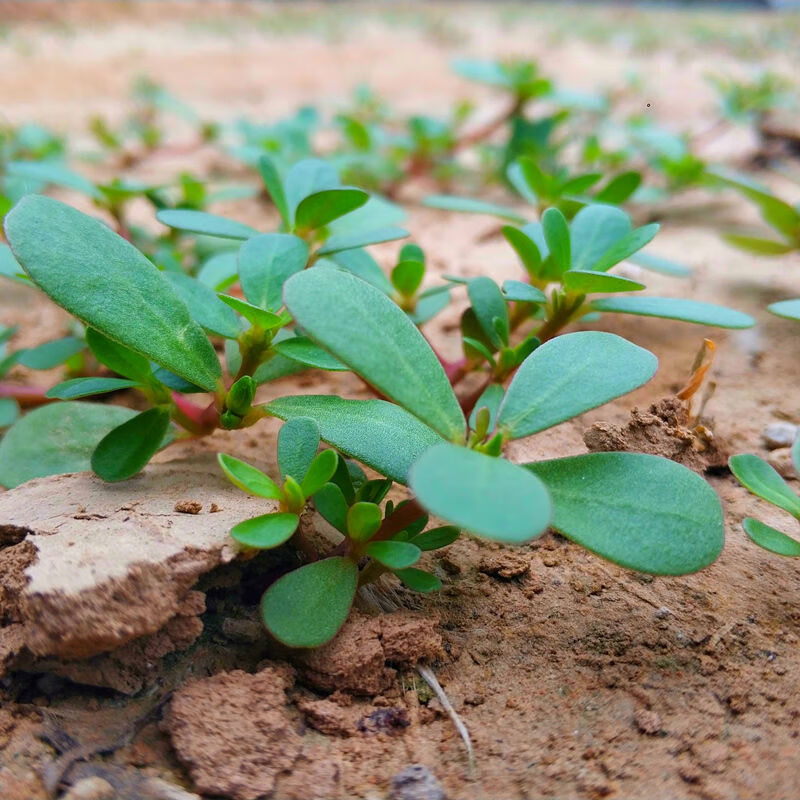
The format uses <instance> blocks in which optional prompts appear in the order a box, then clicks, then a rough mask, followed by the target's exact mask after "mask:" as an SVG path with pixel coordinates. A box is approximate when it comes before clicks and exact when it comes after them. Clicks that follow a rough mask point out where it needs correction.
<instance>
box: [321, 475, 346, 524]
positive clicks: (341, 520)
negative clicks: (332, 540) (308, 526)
mask: <svg viewBox="0 0 800 800" xmlns="http://www.w3.org/2000/svg"><path fill="white" fill-rule="evenodd" d="M314 505H315V506H316V509H317V511H319V513H320V514H322V516H323V517H324V518H325V519H326V520H328V522H330V524H331V525H333V527H334V528H336V530H338V531H341V532H342V533H345V534H346V533H347V500H345V496H344V494H343V493H342V490H341V489H340V488H339V487H338V486H337V485H336V484H335V483H326V484H325V485H324V486H323V487H322V488H321V489H320V490H319V491H318V492H317V493H316V494H315V495H314Z"/></svg>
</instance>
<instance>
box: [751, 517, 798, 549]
mask: <svg viewBox="0 0 800 800" xmlns="http://www.w3.org/2000/svg"><path fill="white" fill-rule="evenodd" d="M742 525H743V527H744V530H745V533H746V534H747V535H748V536H749V537H750V538H751V539H752V540H753V541H754V542H755V543H756V544H757V545H758V546H759V547H763V548H764V549H765V550H769V551H770V552H771V553H777V554H778V555H779V556H789V557H790V558H798V557H800V542H798V541H797V539H792V537H791V536H787V535H786V534H785V533H783V532H782V531H779V530H777V529H775V528H773V527H772V526H771V525H765V524H764V523H763V522H759V521H758V520H757V519H753V518H752V517H747V519H745V520H744V522H743V523H742Z"/></svg>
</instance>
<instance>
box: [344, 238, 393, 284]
mask: <svg viewBox="0 0 800 800" xmlns="http://www.w3.org/2000/svg"><path fill="white" fill-rule="evenodd" d="M328 241H330V239H329V240H328ZM333 262H334V263H335V264H336V265H337V266H340V267H342V268H343V269H346V270H347V271H348V272H352V273H353V275H357V276H358V277H359V278H361V280H362V281H366V282H367V283H371V284H372V285H373V286H374V287H375V288H376V289H380V290H381V291H382V292H383V293H384V294H389V295H390V294H391V293H392V291H393V290H394V289H393V287H392V283H391V281H390V280H389V279H388V278H387V277H386V275H384V274H383V270H382V269H381V268H380V266H379V265H378V262H377V261H376V260H375V259H374V258H373V257H372V256H371V255H370V254H369V253H368V252H367V251H366V250H362V249H360V248H356V249H354V250H346V251H344V252H341V253H336V256H335V257H334V258H333Z"/></svg>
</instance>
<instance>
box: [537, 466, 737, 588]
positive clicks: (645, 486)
mask: <svg viewBox="0 0 800 800" xmlns="http://www.w3.org/2000/svg"><path fill="white" fill-rule="evenodd" d="M526 467H527V469H529V470H530V471H531V472H532V473H534V474H535V475H538V476H539V478H541V479H542V481H543V482H544V484H545V486H547V488H548V490H549V492H550V496H551V497H552V499H553V522H552V525H553V527H554V528H556V529H557V530H558V531H560V532H561V533H563V534H564V536H567V537H568V538H570V539H572V540H573V541H574V542H577V543H578V544H580V545H581V546H583V547H585V548H586V549H587V550H591V551H592V552H593V553H596V554H597V555H599V556H602V557H603V558H607V559H609V560H610V561H613V562H615V563H617V564H620V565H622V566H623V567H628V568H629V569H635V570H639V571H641V572H649V573H652V574H654V575H685V574H687V573H690V572H696V571H697V570H699V569H702V568H703V567H705V566H707V565H708V564H710V563H711V562H712V561H714V559H715V558H716V557H717V556H718V555H719V553H720V552H721V550H722V545H723V541H724V528H723V520H722V508H721V506H720V502H719V499H718V498H717V495H716V493H715V492H714V490H713V489H712V488H711V487H710V486H709V485H708V484H707V483H706V482H705V481H704V480H703V479H702V478H701V477H700V476H699V475H696V474H695V473H694V472H692V471H691V470H688V469H687V468H686V467H683V466H681V465H680V464H676V463H675V462H674V461H670V460H668V459H666V458H661V457H659V456H651V455H644V454H642V453H589V454H588V455H582V456H574V457H571V458H558V459H555V460H552V461H541V462H538V463H536V464H526Z"/></svg>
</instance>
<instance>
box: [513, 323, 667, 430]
mask: <svg viewBox="0 0 800 800" xmlns="http://www.w3.org/2000/svg"><path fill="white" fill-rule="evenodd" d="M657 367H658V359H657V358H656V357H655V356H654V355H653V354H652V353H650V352H649V351H647V350H645V349H643V348H641V347H638V346H637V345H635V344H632V343H631V342H629V341H627V340H626V339H623V338H622V337H621V336H617V335H616V334H613V333H604V332H601V331H579V332H578V333H568V334H565V335H563V336H558V337H556V338H555V339H551V340H550V341H549V342H546V343H545V344H543V345H541V346H540V347H538V348H537V349H536V350H534V351H533V353H532V354H531V355H529V356H528V357H527V358H526V359H525V361H523V363H522V366H521V367H520V368H519V370H518V371H517V374H516V375H515V376H514V380H513V381H511V385H510V386H509V387H508V391H507V392H506V396H505V399H504V400H503V404H502V405H501V406H500V412H499V415H498V427H500V428H501V429H504V430H505V431H506V432H507V434H508V435H509V436H510V437H511V438H512V439H521V438H522V437H524V436H530V435H531V434H532V433H538V432H539V431H543V430H545V429H546V428H551V427H553V425H558V424H559V423H560V422H564V421H565V420H568V419H571V418H572V417H576V416H578V414H583V413H584V411H588V410H589V409H591V408H596V407H597V406H601V405H603V403H607V402H608V401H609V400H613V399H614V398H615V397H619V396H620V395H623V394H627V393H628V392H630V391H632V390H633V389H636V388H637V387H638V386H641V385H642V384H644V383H647V381H649V380H650V378H652V377H653V375H654V374H655V371H656V369H657Z"/></svg>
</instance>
